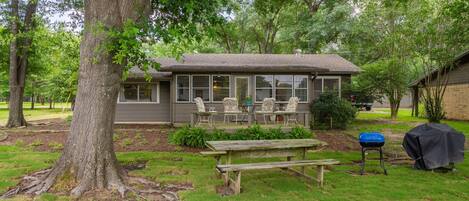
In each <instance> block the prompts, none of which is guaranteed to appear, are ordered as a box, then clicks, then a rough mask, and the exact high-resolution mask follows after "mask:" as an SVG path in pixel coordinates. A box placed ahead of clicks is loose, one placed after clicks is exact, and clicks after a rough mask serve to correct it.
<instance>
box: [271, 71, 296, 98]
mask: <svg viewBox="0 0 469 201" xmlns="http://www.w3.org/2000/svg"><path fill="white" fill-rule="evenodd" d="M278 75H287V76H291V84H292V86H291V90H292V92H291V95H292V96H291V97H293V96H295V86H294V85H295V75H293V74H278ZM275 76H276V75H274V93H272V94H274V98H275V100H277V85H275ZM279 89H288V88H286V87H280V88H279ZM275 102H277V103H288V101H275Z"/></svg>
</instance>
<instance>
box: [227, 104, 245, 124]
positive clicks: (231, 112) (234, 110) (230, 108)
mask: <svg viewBox="0 0 469 201" xmlns="http://www.w3.org/2000/svg"><path fill="white" fill-rule="evenodd" d="M223 109H224V111H223V113H224V115H223V123H226V119H227V117H228V121H229V120H230V119H229V117H230V116H231V117H232V116H234V117H235V121H236V124H238V115H241V114H242V112H241V110H239V107H238V99H236V98H224V99H223Z"/></svg>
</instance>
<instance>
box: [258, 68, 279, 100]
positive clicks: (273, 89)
mask: <svg viewBox="0 0 469 201" xmlns="http://www.w3.org/2000/svg"><path fill="white" fill-rule="evenodd" d="M260 76H270V77H271V78H272V87H259V88H258V87H257V77H260ZM257 89H270V90H272V98H273V97H275V80H274V75H269V74H259V75H254V102H255V103H262V100H260V101H258V100H257ZM275 102H277V101H275Z"/></svg>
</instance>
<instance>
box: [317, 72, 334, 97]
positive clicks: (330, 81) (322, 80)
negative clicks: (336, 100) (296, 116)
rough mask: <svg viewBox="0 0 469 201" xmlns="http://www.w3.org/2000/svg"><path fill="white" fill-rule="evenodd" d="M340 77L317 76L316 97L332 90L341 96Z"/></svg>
mask: <svg viewBox="0 0 469 201" xmlns="http://www.w3.org/2000/svg"><path fill="white" fill-rule="evenodd" d="M340 88H341V83H340V77H317V78H316V79H315V80H314V98H315V99H316V98H318V97H319V96H320V95H321V93H323V92H326V91H330V92H334V93H337V95H338V96H341V93H340V91H341V89H340Z"/></svg>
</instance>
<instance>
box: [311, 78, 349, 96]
mask: <svg viewBox="0 0 469 201" xmlns="http://www.w3.org/2000/svg"><path fill="white" fill-rule="evenodd" d="M316 79H321V80H322V81H321V93H324V80H325V79H326V80H327V79H329V80H339V97H342V77H341V76H318V77H316ZM315 98H317V97H315Z"/></svg>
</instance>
